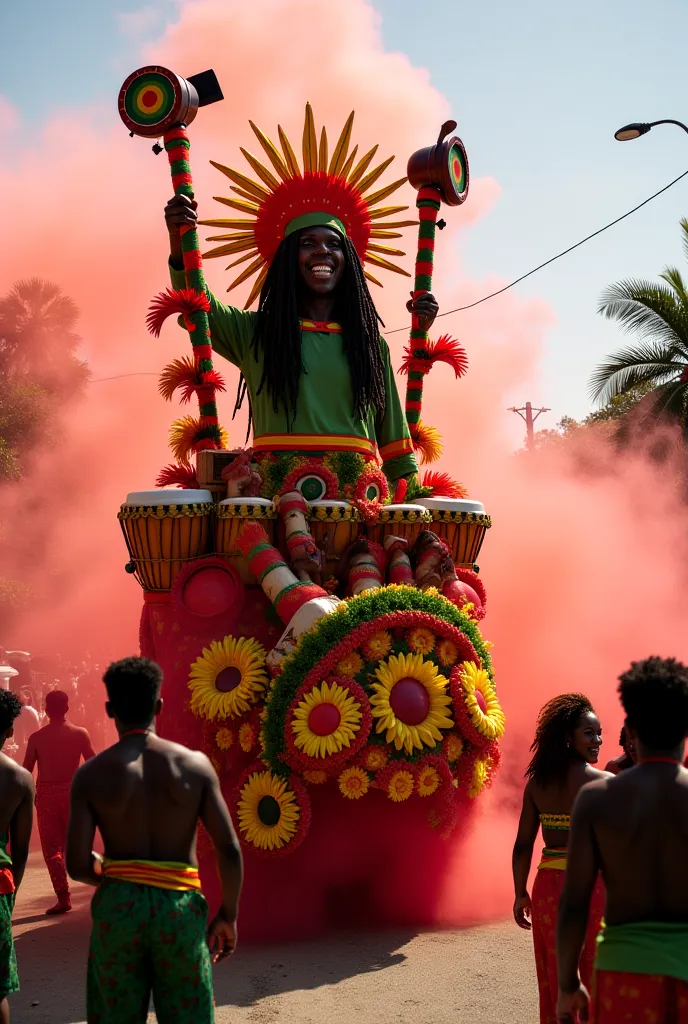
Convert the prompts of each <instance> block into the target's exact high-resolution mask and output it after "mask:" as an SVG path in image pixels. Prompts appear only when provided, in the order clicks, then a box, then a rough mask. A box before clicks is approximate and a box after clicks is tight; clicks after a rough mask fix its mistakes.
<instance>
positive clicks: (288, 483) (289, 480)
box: [281, 459, 339, 501]
mask: <svg viewBox="0 0 688 1024" xmlns="http://www.w3.org/2000/svg"><path fill="white" fill-rule="evenodd" d="M309 476H315V477H319V478H320V480H322V482H323V483H324V485H325V491H324V493H323V494H322V495H321V496H320V497H319V498H317V499H316V498H313V499H310V500H313V501H316V500H317V501H325V500H327V499H328V498H330V499H332V498H337V497H339V479H338V477H337V474H336V473H334V472H333V471H332V470H331V469H328V467H327V466H325V465H324V464H323V463H322V462H318V461H316V460H315V459H311V460H310V461H308V462H302V463H301V464H300V465H297V466H295V467H294V469H292V470H291V471H290V472H289V473H287V475H286V477H285V478H284V483H283V485H282V487H281V493H282V494H286V493H287V492H289V491H297V490H300V489H299V487H298V486H297V485H298V483H299V481H301V480H303V479H304V478H305V477H309ZM304 497H305V498H306V501H308V500H309V498H308V497H307V496H306V495H304Z"/></svg>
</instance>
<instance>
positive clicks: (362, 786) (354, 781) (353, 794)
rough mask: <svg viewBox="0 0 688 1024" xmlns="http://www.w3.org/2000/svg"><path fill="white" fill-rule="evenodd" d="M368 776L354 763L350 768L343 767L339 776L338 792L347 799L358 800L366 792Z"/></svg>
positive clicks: (368, 786)
mask: <svg viewBox="0 0 688 1024" xmlns="http://www.w3.org/2000/svg"><path fill="white" fill-rule="evenodd" d="M369 788H370V778H369V777H368V774H367V772H364V771H363V769H362V768H359V767H358V766H357V765H354V766H353V767H352V768H345V769H344V771H343V772H342V773H341V775H340V776H339V792H340V793H341V794H342V796H345V797H347V799H349V800H359V799H360V798H361V797H362V796H365V794H366V793H367V792H368V790H369Z"/></svg>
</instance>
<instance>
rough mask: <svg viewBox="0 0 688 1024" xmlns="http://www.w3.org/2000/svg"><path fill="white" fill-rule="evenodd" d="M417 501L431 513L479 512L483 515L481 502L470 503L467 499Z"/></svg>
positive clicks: (483, 508)
mask: <svg viewBox="0 0 688 1024" xmlns="http://www.w3.org/2000/svg"><path fill="white" fill-rule="evenodd" d="M418 501H419V502H420V504H421V505H424V506H425V507H426V508H429V509H430V510H431V511H433V512H434V511H438V512H480V513H482V514H483V515H484V513H485V506H484V505H483V503H482V502H481V501H471V500H470V499H468V498H419V499H418Z"/></svg>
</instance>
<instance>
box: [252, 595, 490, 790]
mask: <svg viewBox="0 0 688 1024" xmlns="http://www.w3.org/2000/svg"><path fill="white" fill-rule="evenodd" d="M426 630H427V631H428V632H429V633H431V634H433V635H434V637H435V648H434V651H433V654H432V657H433V658H434V659H435V661H436V662H437V664H438V665H439V666H441V667H442V671H446V672H447V674H449V673H450V672H451V670H452V669H454V668H455V667H456V665H457V664H464V663H465V662H472V663H473V664H474V665H475V666H476V667H477V666H482V668H483V669H484V670H485V672H486V674H487V676H488V678H489V679H491V677H492V663H491V659H490V653H489V649H488V647H487V645H486V644H485V642H484V641H483V639H482V636H481V634H480V631H479V629H478V628H477V626H476V625H475V623H474V622H473V621H471V619H470V618H469V617H468V616H467V615H466V614H464V613H463V612H461V611H460V610H459V609H457V608H456V607H455V606H454V605H453V604H451V602H449V601H447V600H446V599H445V598H443V597H441V596H440V595H439V594H437V593H436V592H432V591H429V592H421V591H419V590H417V589H416V588H414V587H406V586H394V585H390V586H387V587H384V588H383V589H382V590H378V591H375V592H368V593H364V594H362V595H360V596H358V597H354V598H350V599H349V600H348V601H347V602H346V603H344V604H343V605H342V606H341V609H340V610H339V611H338V612H337V613H336V614H334V615H329V616H327V617H325V618H324V619H321V620H320V621H319V622H318V623H317V624H316V626H315V627H314V628H313V629H311V630H310V631H309V632H308V633H306V634H304V635H303V637H302V638H301V640H300V642H299V645H298V647H297V648H296V650H295V651H294V652H293V653H292V654H291V655H289V657H288V658H286V659H285V660H284V662H283V663H282V672H281V673H280V675H279V676H278V677H277V678H276V679H275V680H274V684H273V688H272V689H271V691H270V693H269V694H268V697H267V704H266V712H265V718H264V722H263V738H264V757H265V761H266V763H267V764H268V765H269V766H270V767H271V769H272V770H273V771H274V772H275V773H277V774H280V775H287V774H288V773H289V771H291V770H294V768H295V767H298V768H299V770H304V769H307V770H314V769H322V768H323V764H322V760H323V759H318V760H319V761H320V763H318V764H314V763H313V760H312V759H311V760H310V761H309V762H308V763H307V764H306V763H303V761H302V759H301V758H298V759H296V760H295V759H294V758H295V755H296V753H297V751H295V750H294V748H293V742H292V733H291V728H290V721H291V720H289V721H287V716H288V714H289V712H290V710H291V709H292V708H293V706H294V701H295V698H296V696H297V694H299V695H300V694H301V693H305V692H307V691H309V690H311V689H312V688H313V687H314V686H318V685H320V684H321V683H322V681H323V680H324V679H330V678H332V677H333V676H336V677H337V678H338V682H340V683H341V684H344V683H346V684H347V685H349V686H352V685H353V686H356V687H358V684H357V683H354V682H353V680H352V678H351V676H349V672H354V671H355V670H357V669H359V664H360V661H361V656H360V655H361V654H362V655H363V657H364V658H365V659H366V663H369V662H373V663H375V662H379V661H380V660H383V659H389V657H390V655H391V653H392V649H393V645H394V644H395V643H397V642H398V639H399V635H400V634H401V636H402V637H404V638H406V637H407V636H410V631H414V643H415V644H416V645H417V647H419V648H420V647H421V645H423V644H427V637H426V636H425V631H426ZM359 652H360V653H359ZM420 657H421V658H422V655H421V656H420ZM365 667H367V665H366V666H365ZM341 669H346V672H347V678H343V677H342V675H341V674H340V673H341ZM371 669H372V666H371ZM361 695H362V697H363V699H364V706H367V703H368V698H367V697H366V694H365V691H364V690H363V688H362V687H360V688H359V697H361ZM439 738H440V739H442V731H441V732H440V737H439ZM457 738H458V737H457ZM364 742H365V741H363V742H362V743H361V747H363V746H364ZM435 742H437V740H435V741H433V745H434V743H435ZM402 745H403V744H402ZM371 746H373V747H374V746H377V744H371ZM367 749H369V748H366V750H367ZM387 749H389V748H387ZM418 753H422V747H421V749H420V750H419V751H418ZM347 759H348V756H347V758H344V759H343V760H341V761H340V763H339V765H337V767H338V768H343V766H344V761H345V760H347ZM357 763H359V764H360V765H361V767H362V768H364V770H367V771H378V774H379V771H380V770H381V767H384V765H383V766H381V767H380V766H378V765H375V766H373V765H372V764H371V765H370V766H369V765H366V764H364V763H363V762H362V761H361V759H360V757H359V758H358V759H357ZM376 783H377V779H376Z"/></svg>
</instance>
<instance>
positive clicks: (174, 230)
mask: <svg viewBox="0 0 688 1024" xmlns="http://www.w3.org/2000/svg"><path fill="white" fill-rule="evenodd" d="M197 207H198V203H197V202H196V200H195V199H189V197H188V196H182V195H179V196H172V198H171V199H170V201H169V203H168V204H167V206H166V207H165V223H166V224H167V230H168V231H169V233H170V236H171V237H173V238H178V237H179V229H180V228H182V227H190V228H195V227H196V221H197V220H198V214H197V213H196V209H197Z"/></svg>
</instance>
